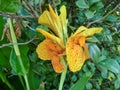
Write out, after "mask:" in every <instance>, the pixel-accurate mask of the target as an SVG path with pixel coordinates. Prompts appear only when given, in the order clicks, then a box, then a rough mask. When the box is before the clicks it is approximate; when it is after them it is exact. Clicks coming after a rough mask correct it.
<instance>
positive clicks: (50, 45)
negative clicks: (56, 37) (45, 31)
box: [36, 39, 64, 60]
mask: <svg viewBox="0 0 120 90" xmlns="http://www.w3.org/2000/svg"><path fill="white" fill-rule="evenodd" d="M36 52H37V53H38V57H39V58H41V59H43V60H51V59H52V57H53V56H56V55H59V54H61V53H63V52H64V50H63V49H62V48H61V47H60V46H59V45H58V44H57V43H55V42H53V41H51V40H50V39H45V40H44V41H43V42H41V43H40V44H39V45H38V47H37V49H36Z"/></svg>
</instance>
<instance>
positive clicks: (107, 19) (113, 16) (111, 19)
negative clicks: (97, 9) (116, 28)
mask: <svg viewBox="0 0 120 90" xmlns="http://www.w3.org/2000/svg"><path fill="white" fill-rule="evenodd" d="M105 20H106V21H109V22H116V21H117V17H116V16H115V15H109V16H108V17H107V18H106V19H105Z"/></svg>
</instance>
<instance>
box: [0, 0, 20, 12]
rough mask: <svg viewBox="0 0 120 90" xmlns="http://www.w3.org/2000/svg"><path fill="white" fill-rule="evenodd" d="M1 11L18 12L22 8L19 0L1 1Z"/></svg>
mask: <svg viewBox="0 0 120 90" xmlns="http://www.w3.org/2000/svg"><path fill="white" fill-rule="evenodd" d="M0 6H1V7H0V11H3V12H17V11H19V9H20V8H21V6H20V4H19V3H18V1H17V0H0Z"/></svg>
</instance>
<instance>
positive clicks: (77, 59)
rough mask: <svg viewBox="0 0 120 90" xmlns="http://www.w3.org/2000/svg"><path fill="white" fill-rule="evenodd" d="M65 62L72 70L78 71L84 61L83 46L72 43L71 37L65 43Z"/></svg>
mask: <svg viewBox="0 0 120 90" xmlns="http://www.w3.org/2000/svg"><path fill="white" fill-rule="evenodd" d="M66 54H67V62H68V65H69V68H70V70H71V71H72V72H76V71H79V70H80V69H81V67H82V65H83V64H84V62H85V54H84V51H83V48H82V47H81V46H80V45H78V44H76V43H74V41H73V39H72V38H69V39H68V42H67V44H66Z"/></svg>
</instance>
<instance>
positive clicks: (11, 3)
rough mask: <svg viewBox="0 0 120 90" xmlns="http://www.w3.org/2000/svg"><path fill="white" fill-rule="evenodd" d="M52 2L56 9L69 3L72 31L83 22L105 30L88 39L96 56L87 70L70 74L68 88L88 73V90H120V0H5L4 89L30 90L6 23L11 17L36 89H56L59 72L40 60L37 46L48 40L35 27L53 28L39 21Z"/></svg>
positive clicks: (0, 62) (0, 67)
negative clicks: (22, 73) (21, 75)
mask: <svg viewBox="0 0 120 90" xmlns="http://www.w3.org/2000/svg"><path fill="white" fill-rule="evenodd" d="M48 4H51V5H52V6H53V7H54V8H55V9H56V10H59V8H60V6H61V5H65V6H66V7H67V19H68V31H69V35H71V33H73V32H75V30H76V29H77V28H78V27H79V26H81V25H84V26H87V27H103V29H104V30H103V31H102V32H101V33H100V34H98V35H96V36H94V37H93V39H92V40H90V41H89V42H88V45H89V52H90V55H91V59H90V60H88V61H86V63H85V64H84V66H83V67H82V70H80V71H79V72H76V73H72V72H70V71H68V72H67V77H66V79H65V83H64V87H63V90H68V89H69V88H70V87H71V86H72V85H73V84H74V83H76V82H77V80H78V79H80V78H81V77H83V76H91V78H90V79H89V80H88V82H87V83H86V85H85V90H120V0H0V38H1V40H0V89H2V90H9V88H11V89H13V88H14V89H16V90H23V89H24V88H25V87H24V81H23V82H22V83H21V80H22V79H20V76H19V75H20V74H21V68H20V67H19V64H18V62H15V60H16V55H15V52H14V51H13V43H12V42H11V36H10V31H9V27H8V26H9V25H8V23H7V18H11V19H12V20H13V22H14V24H13V25H14V29H15V34H16V37H17V41H18V43H17V44H18V45H19V48H20V53H21V55H22V59H23V63H24V65H25V66H26V67H25V68H26V71H27V72H28V74H27V76H28V80H29V84H30V88H31V90H36V89H37V90H44V89H45V90H57V88H58V86H59V80H60V74H57V73H55V72H54V71H53V68H52V66H51V63H50V62H49V61H46V62H44V61H42V60H40V59H38V56H37V53H36V47H37V45H38V44H39V43H40V42H41V41H42V40H44V36H43V35H42V34H40V33H38V32H36V28H37V27H41V28H44V29H46V30H49V29H48V28H47V27H45V26H43V25H39V24H38V17H39V15H40V14H41V13H42V12H43V11H44V10H46V9H47V6H48ZM15 71H17V72H15ZM22 84H23V85H22Z"/></svg>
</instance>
